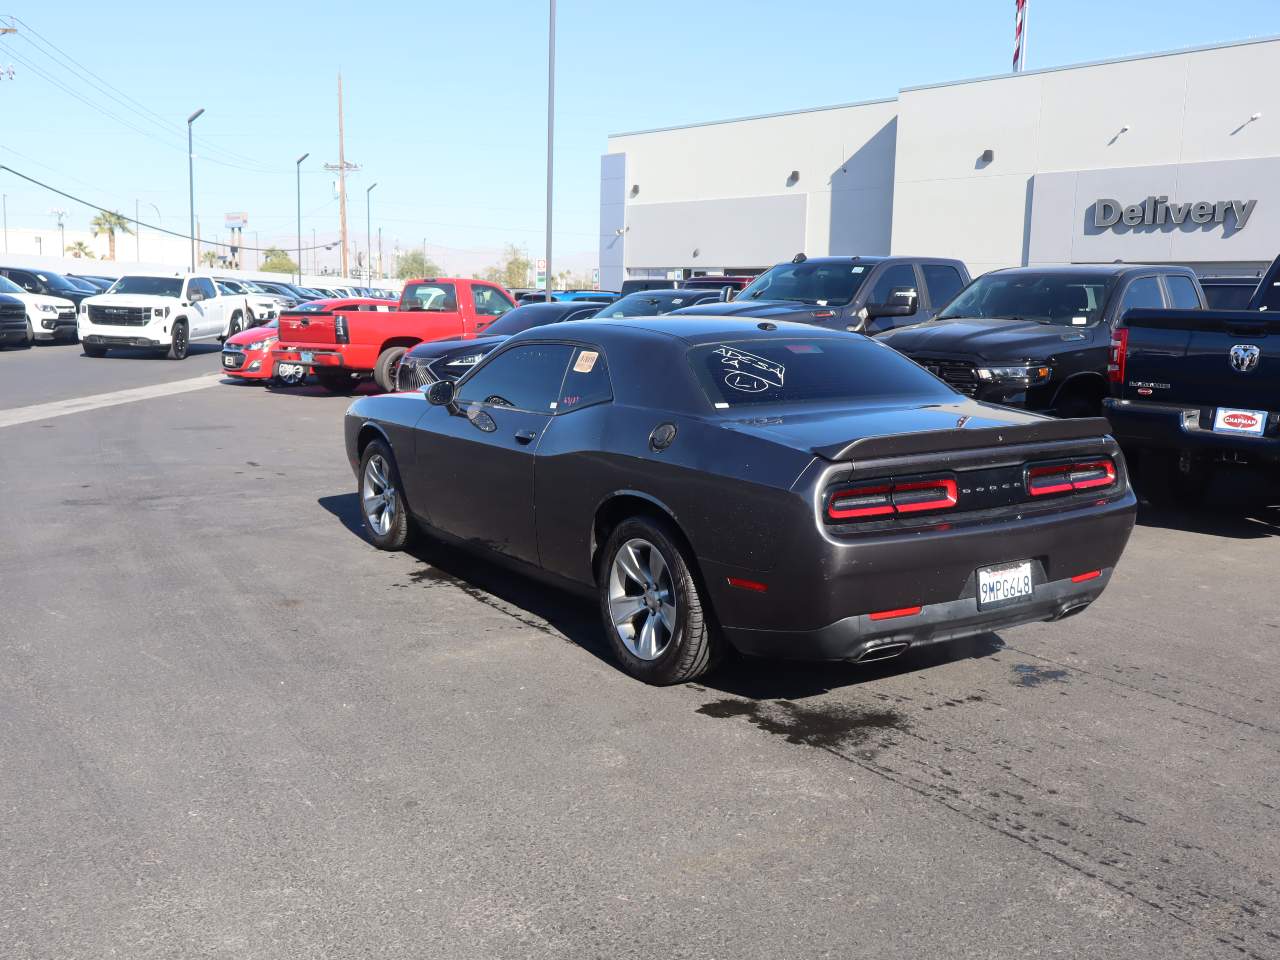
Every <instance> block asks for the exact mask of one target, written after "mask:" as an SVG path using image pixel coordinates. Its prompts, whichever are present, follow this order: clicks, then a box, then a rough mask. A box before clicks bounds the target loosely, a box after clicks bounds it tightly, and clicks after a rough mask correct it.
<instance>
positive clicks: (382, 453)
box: [356, 440, 411, 550]
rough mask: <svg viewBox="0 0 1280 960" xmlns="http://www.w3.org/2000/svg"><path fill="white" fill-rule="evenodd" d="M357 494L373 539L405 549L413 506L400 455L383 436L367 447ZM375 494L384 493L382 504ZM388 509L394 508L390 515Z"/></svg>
mask: <svg viewBox="0 0 1280 960" xmlns="http://www.w3.org/2000/svg"><path fill="white" fill-rule="evenodd" d="M356 497H357V499H358V500H359V502H360V520H361V523H362V524H363V525H364V531H365V534H366V536H368V538H369V542H370V543H372V544H373V545H374V546H375V547H377V548H378V549H379V550H403V549H404V546H405V544H406V543H408V542H409V534H410V531H411V525H410V521H409V510H408V506H407V504H406V503H405V499H404V488H403V486H401V483H400V471H399V470H398V469H397V467H396V458H395V456H394V455H393V454H392V453H391V450H390V448H389V447H388V446H387V445H386V443H384V442H383V441H382V440H373V441H371V442H370V443H369V445H368V446H367V447H365V448H364V453H363V454H362V455H361V457H360V478H359V480H358V481H357V486H356ZM371 497H382V498H383V499H382V501H381V506H380V507H379V506H378V505H373V504H372V503H371V499H370V498H371ZM386 510H390V511H391V513H390V515H389V516H388V514H387V513H386V512H385V511H386Z"/></svg>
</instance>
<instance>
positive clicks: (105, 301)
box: [85, 293, 178, 307]
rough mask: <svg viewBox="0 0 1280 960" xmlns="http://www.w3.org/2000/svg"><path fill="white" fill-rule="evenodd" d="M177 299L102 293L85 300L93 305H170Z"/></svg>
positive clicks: (144, 294)
mask: <svg viewBox="0 0 1280 960" xmlns="http://www.w3.org/2000/svg"><path fill="white" fill-rule="evenodd" d="M177 299H178V298H177V297H160V296H156V295H155V294H150V293H102V294H99V295H98V296H96V297H88V298H86V301H85V302H86V303H88V304H89V305H90V306H94V307H171V306H173V303H174V301H175V300H177Z"/></svg>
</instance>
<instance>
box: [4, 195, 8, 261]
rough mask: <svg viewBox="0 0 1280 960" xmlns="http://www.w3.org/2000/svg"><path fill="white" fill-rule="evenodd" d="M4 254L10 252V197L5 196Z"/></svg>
mask: <svg viewBox="0 0 1280 960" xmlns="http://www.w3.org/2000/svg"><path fill="white" fill-rule="evenodd" d="M3 209H4V252H5V253H8V252H9V195H8V194H7V193H6V194H4V201H3Z"/></svg>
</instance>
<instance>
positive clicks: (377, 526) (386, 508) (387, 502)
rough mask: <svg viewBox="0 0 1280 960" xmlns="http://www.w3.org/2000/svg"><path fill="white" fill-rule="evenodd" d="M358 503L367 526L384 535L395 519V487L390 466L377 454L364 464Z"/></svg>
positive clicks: (381, 535)
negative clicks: (362, 510)
mask: <svg viewBox="0 0 1280 960" xmlns="http://www.w3.org/2000/svg"><path fill="white" fill-rule="evenodd" d="M360 503H361V506H362V507H363V509H364V518H365V520H367V521H368V522H369V528H370V529H371V530H373V532H374V533H376V534H377V535H378V536H380V537H385V536H386V535H387V532H388V531H389V530H390V529H391V525H392V524H393V523H395V521H396V510H397V507H396V488H395V485H394V484H393V483H392V482H391V468H390V467H389V466H388V465H387V461H386V460H384V459H383V458H382V456H381V455H379V454H374V455H373V456H372V457H370V458H369V462H368V463H366V464H365V466H364V483H363V484H362V485H361V490H360Z"/></svg>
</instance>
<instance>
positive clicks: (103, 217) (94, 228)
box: [89, 210, 133, 260]
mask: <svg viewBox="0 0 1280 960" xmlns="http://www.w3.org/2000/svg"><path fill="white" fill-rule="evenodd" d="M89 230H90V232H91V233H92V234H93V235H94V236H95V237H100V236H102V235H103V234H104V233H105V234H106V235H107V250H108V253H107V259H108V260H114V259H115V258H116V231H117V230H118V231H120V232H121V233H133V230H131V229H130V228H129V221H128V220H126V219H125V218H124V217H122V216H121V215H120V214H118V213H111V212H109V211H107V210H103V211H102V212H101V213H100V214H98V215H97V216H96V217H94V218H93V219H92V220H91V221H89Z"/></svg>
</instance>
